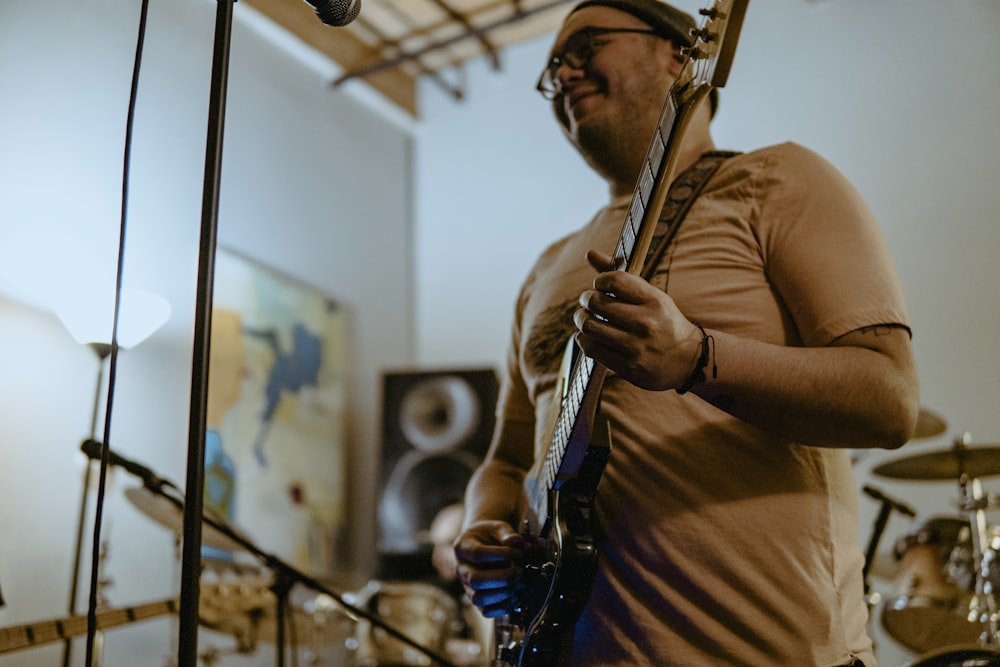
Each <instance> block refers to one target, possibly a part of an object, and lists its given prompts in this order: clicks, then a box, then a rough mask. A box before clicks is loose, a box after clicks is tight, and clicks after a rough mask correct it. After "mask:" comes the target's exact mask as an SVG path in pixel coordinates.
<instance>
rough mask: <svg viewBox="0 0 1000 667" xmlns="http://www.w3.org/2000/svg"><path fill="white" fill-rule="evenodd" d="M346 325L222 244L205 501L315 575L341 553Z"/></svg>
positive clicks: (302, 290)
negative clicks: (224, 247)
mask: <svg viewBox="0 0 1000 667" xmlns="http://www.w3.org/2000/svg"><path fill="white" fill-rule="evenodd" d="M344 332H345V324H344V314H343V312H342V309H340V308H338V306H337V304H336V303H335V302H334V301H332V300H331V299H330V298H328V297H327V296H326V295H324V294H323V293H322V292H321V291H319V290H317V289H315V288H312V287H310V286H308V285H305V284H303V283H301V282H299V281H297V280H294V279H292V278H289V277H288V276H285V275H283V274H281V273H279V272H276V271H274V270H271V269H269V268H267V267H265V266H264V265H262V264H259V263H257V262H255V261H253V260H250V259H247V258H245V257H243V256H241V255H238V254H236V253H234V252H231V251H227V250H224V249H220V250H219V251H218V252H217V254H216V266H215V282H214V294H213V311H212V336H211V355H210V363H209V387H208V414H207V431H208V432H207V434H206V439H205V454H206V460H205V496H204V503H205V506H206V507H207V508H209V509H211V510H214V511H216V512H218V513H219V514H221V515H223V516H224V517H226V518H228V519H229V520H230V521H231V522H232V523H233V524H234V525H235V527H236V528H237V529H239V530H240V531H242V532H243V533H244V534H246V535H247V536H248V537H249V538H250V539H251V540H252V542H253V543H254V545H255V546H257V547H258V548H259V549H260V550H262V551H263V552H265V553H267V554H270V555H273V556H277V557H278V558H280V559H282V560H283V561H285V562H286V563H287V564H289V565H291V566H293V567H295V568H298V569H300V570H301V571H303V572H306V573H308V574H310V575H313V576H323V575H329V574H333V573H334V572H335V571H336V570H337V568H338V564H339V563H340V562H341V561H342V560H343V557H344V541H345V537H346V523H347V516H348V508H347V506H346V501H347V493H346V488H345V487H346V482H347V475H346V466H347V446H346V443H345V428H344V421H345V417H344V404H345V387H344V373H345V370H344V369H345V349H344Z"/></svg>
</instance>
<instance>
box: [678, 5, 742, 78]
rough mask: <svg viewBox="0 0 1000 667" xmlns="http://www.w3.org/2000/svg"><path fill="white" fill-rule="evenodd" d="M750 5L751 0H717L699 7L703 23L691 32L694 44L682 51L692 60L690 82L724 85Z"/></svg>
mask: <svg viewBox="0 0 1000 667" xmlns="http://www.w3.org/2000/svg"><path fill="white" fill-rule="evenodd" d="M749 4H750V0H718V1H717V2H714V3H712V6H711V7H708V8H705V9H700V10H698V13H699V14H700V15H701V16H702V17H703V18H702V23H701V25H700V26H699V27H698V28H697V29H695V30H692V31H691V36H692V37H693V39H694V43H693V44H692V45H691V46H690V47H689V48H687V49H686V50H685V51H686V55H687V56H688V58H690V60H691V67H692V82H693V83H695V84H710V85H712V86H714V87H716V88H721V87H722V86H724V85H726V79H727V78H728V77H729V68H730V67H731V66H732V64H733V56H734V54H735V53H736V43H737V41H738V40H739V35H740V29H741V28H742V26H743V17H744V15H745V14H746V11H747V5H749Z"/></svg>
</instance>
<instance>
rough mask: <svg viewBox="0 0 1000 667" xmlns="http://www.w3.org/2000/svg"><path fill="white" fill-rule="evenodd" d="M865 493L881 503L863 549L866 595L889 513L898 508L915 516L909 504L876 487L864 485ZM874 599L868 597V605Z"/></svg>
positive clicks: (862, 572)
mask: <svg viewBox="0 0 1000 667" xmlns="http://www.w3.org/2000/svg"><path fill="white" fill-rule="evenodd" d="M862 490H863V491H864V492H865V495H867V496H870V497H871V498H874V499H875V500H877V501H879V502H880V503H882V507H881V508H880V509H879V512H878V516H877V517H875V523H874V524H873V525H872V534H871V537H869V539H868V549H867V550H866V551H865V565H864V568H863V569H862V570H861V579H862V581H863V582H864V585H865V596H868V594H869V591H870V589H871V584H870V583H869V581H868V574H869V572H870V571H871V567H872V563H873V562H874V561H875V553H876V551H877V550H878V543H879V541H881V539H882V533H883V532H885V525H886V523H887V522H888V521H889V515H890V514H892V511H893V510H899V512H900V513H901V514H905V515H906V516H909V517H913V516H916V512H914V511H913V510H912V509H911V508H910V507H909V506H907V505H905V504H903V503H901V502H899V501H898V500H894V499H893V498H890V497H889V496H887V495H885V494H884V493H882V492H881V491H879V490H878V489H876V488H874V487H871V486H867V485H866V486H864V487H863V489H862ZM876 601H877V599H876V600H873V599H872V598H869V600H868V602H869V605H872V604H874V602H876Z"/></svg>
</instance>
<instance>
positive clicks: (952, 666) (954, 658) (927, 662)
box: [907, 646, 1000, 667]
mask: <svg viewBox="0 0 1000 667" xmlns="http://www.w3.org/2000/svg"><path fill="white" fill-rule="evenodd" d="M907 665H908V667H1000V652H997V650H995V649H989V648H984V647H982V646H951V647H949V648H946V649H942V650H940V651H935V652H934V653H928V654H926V655H922V656H920V657H919V658H917V659H916V661H914V662H910V663H907Z"/></svg>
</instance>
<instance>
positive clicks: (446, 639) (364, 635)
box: [344, 581, 487, 667]
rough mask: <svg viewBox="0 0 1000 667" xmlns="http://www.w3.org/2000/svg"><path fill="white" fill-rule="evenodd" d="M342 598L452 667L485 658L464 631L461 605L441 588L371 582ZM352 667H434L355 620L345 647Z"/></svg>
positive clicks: (402, 644) (478, 643)
mask: <svg viewBox="0 0 1000 667" xmlns="http://www.w3.org/2000/svg"><path fill="white" fill-rule="evenodd" d="M344 599H345V600H346V601H347V602H349V603H351V604H353V605H355V606H357V607H359V608H361V609H364V610H365V611H368V612H369V613H371V614H373V615H375V616H376V617H377V618H379V619H381V620H382V621H384V622H385V623H386V624H387V625H389V626H390V627H392V628H393V629H395V630H397V631H399V632H401V633H402V634H404V635H405V636H407V637H408V638H409V639H411V640H413V641H415V642H416V643H417V644H419V645H420V646H422V647H424V648H427V649H429V650H430V651H432V652H433V653H435V654H436V655H439V656H447V658H448V660H449V661H450V662H451V663H452V664H454V665H455V666H456V667H467V666H469V667H479V666H480V665H483V664H485V661H486V659H487V656H486V654H485V651H484V646H483V644H482V642H481V641H480V640H479V638H478V637H477V636H476V628H472V629H471V630H470V629H469V628H468V627H467V625H468V624H467V622H466V619H465V618H463V615H462V612H463V609H462V606H461V605H460V604H459V602H458V601H457V600H456V599H455V598H454V597H452V596H451V595H450V594H449V593H447V592H445V591H444V590H443V589H441V588H439V587H437V586H433V585H431V584H425V583H420V582H380V581H372V582H369V583H368V585H367V586H365V587H364V588H363V589H362V590H361V591H359V592H358V593H354V594H348V595H345V596H344ZM347 648H348V651H349V656H350V657H351V661H350V665H351V667H409V666H410V665H419V666H424V665H431V664H437V661H432V660H431V658H430V657H428V656H427V655H426V654H424V653H423V652H421V651H418V650H417V649H415V648H413V647H411V646H409V645H408V644H406V643H405V642H402V641H400V640H399V639H397V638H395V637H393V636H391V635H390V634H389V633H388V632H386V631H385V630H384V629H382V628H380V627H377V626H376V625H375V624H374V623H372V622H371V621H368V620H365V619H359V620H358V623H357V625H356V626H355V632H354V636H353V637H352V638H351V639H350V640H349V641H348V642H347Z"/></svg>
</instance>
